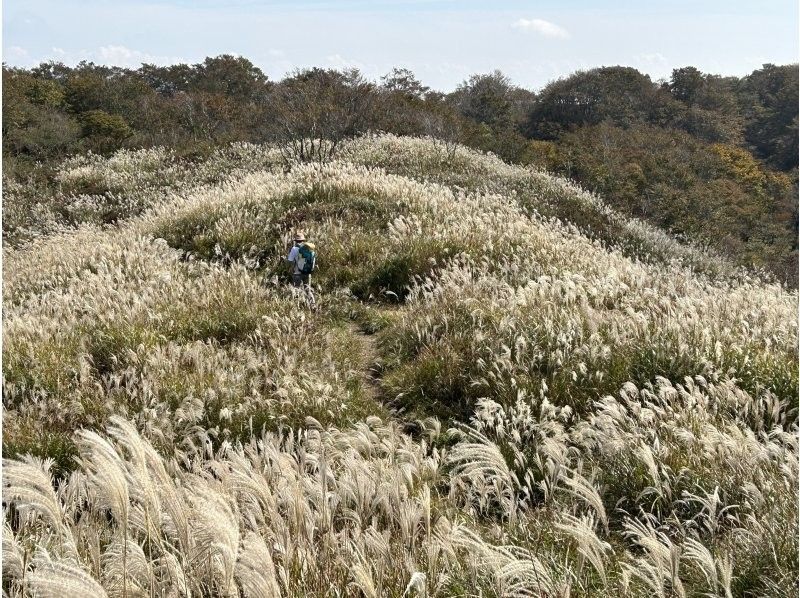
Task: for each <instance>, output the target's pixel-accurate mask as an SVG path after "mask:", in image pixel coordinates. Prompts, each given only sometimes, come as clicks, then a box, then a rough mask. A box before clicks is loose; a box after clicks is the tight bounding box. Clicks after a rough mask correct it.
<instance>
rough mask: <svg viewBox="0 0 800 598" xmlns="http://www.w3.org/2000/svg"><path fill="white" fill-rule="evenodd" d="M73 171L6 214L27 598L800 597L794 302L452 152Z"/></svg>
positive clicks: (9, 383) (754, 278)
mask: <svg viewBox="0 0 800 598" xmlns="http://www.w3.org/2000/svg"><path fill="white" fill-rule="evenodd" d="M57 178H58V188H57V189H56V190H55V191H53V193H52V194H51V195H45V196H37V197H32V194H31V192H30V190H26V189H24V188H22V187H13V186H12V187H11V188H8V189H6V194H5V197H4V219H5V220H6V224H5V228H4V235H5V241H6V243H5V245H6V249H5V250H4V256H3V257H4V259H3V277H4V285H3V308H4V314H5V317H4V324H3V377H4V390H3V415H4V417H3V454H4V473H3V484H4V487H3V500H4V504H5V509H6V510H5V530H4V534H3V589H4V591H5V592H6V594H7V595H9V596H38V595H43V596H46V595H59V596H103V595H108V596H125V597H127V596H184V595H185V596H245V597H248V598H249V597H260V596H269V597H271V596H302V595H326V596H340V595H356V596H359V595H363V596H368V597H372V596H451V595H459V596H563V597H567V596H604V595H619V596H648V597H649V596H664V597H666V596H725V597H728V596H776V597H778V596H789V595H793V594H794V593H795V592H796V587H797V583H798V571H797V563H798V547H797V542H798V511H797V487H798V446H797V416H798V367H797V359H798V353H797V342H798V330H797V292H796V291H789V290H787V289H785V288H783V287H781V286H779V285H776V284H773V283H771V282H770V281H769V280H768V279H767V278H766V277H765V276H764V275H762V274H760V273H757V272H745V271H742V270H740V269H737V268H735V267H733V266H732V265H731V264H730V263H728V262H727V261H725V260H724V259H723V258H721V257H719V256H717V255H714V254H711V253H709V252H707V251H701V250H700V249H698V248H696V247H693V246H691V245H687V244H680V243H678V242H677V241H675V240H674V239H672V238H671V237H669V236H668V235H667V234H665V233H664V232H662V231H660V230H658V229H655V228H653V227H651V226H649V225H646V224H644V223H642V222H638V221H635V220H629V219H626V218H624V217H622V216H621V215H619V214H618V213H615V212H614V211H613V210H611V209H610V208H608V207H607V206H606V205H605V204H604V203H603V201H602V199H601V198H598V197H596V196H594V195H591V194H589V193H587V192H585V191H583V190H581V189H579V188H577V187H575V186H574V185H572V184H570V183H569V182H567V181H565V180H563V179H559V178H556V177H553V176H551V175H549V174H547V173H544V172H539V171H535V170H531V169H526V168H521V167H517V166H512V165H508V164H505V163H503V162H502V161H501V160H499V159H497V158H496V157H494V156H492V155H486V154H480V153H477V152H474V151H470V150H467V149H465V148H458V149H457V150H456V151H455V153H452V152H450V151H448V148H444V147H442V146H441V145H440V144H438V143H437V142H435V141H433V140H430V139H416V138H398V137H393V136H388V135H382V136H369V137H363V138H360V139H356V140H353V141H351V142H349V143H348V144H347V145H345V146H344V147H342V148H341V149H340V150H339V151H338V152H337V154H336V157H335V158H334V160H333V161H330V162H327V163H324V164H319V163H311V164H291V165H287V164H285V163H284V162H283V161H282V157H281V152H280V151H279V150H278V149H276V148H270V147H261V146H251V145H246V144H240V145H235V146H231V147H229V148H226V149H224V150H219V151H217V152H216V153H214V154H212V155H210V156H209V157H207V158H205V159H202V160H196V161H193V162H187V161H185V160H178V159H177V158H176V157H174V156H173V155H171V154H170V153H169V152H167V151H165V150H158V149H156V150H146V151H144V150H143V151H138V152H136V151H134V152H131V151H124V152H119V153H118V154H116V155H114V156H112V157H110V158H102V157H98V156H84V157H77V158H72V159H70V160H68V161H67V162H65V163H64V164H63V165H62V167H61V169H60V171H59V174H58V177H57ZM297 229H302V230H303V231H304V232H305V234H306V237H307V238H309V239H311V240H313V241H314V243H315V244H316V246H317V248H318V251H319V257H318V266H319V269H318V271H317V272H316V273H315V274H314V276H313V282H314V285H315V286H316V287H318V303H319V306H318V309H317V310H315V311H312V310H310V309H308V307H307V306H306V305H305V304H304V301H303V300H302V298H300V297H298V296H297V295H296V294H294V293H292V290H291V289H290V288H289V286H288V284H287V278H286V276H285V273H286V268H285V266H284V265H282V263H281V260H282V257H283V255H284V253H285V249H286V248H287V247H288V242H289V240H290V238H291V235H292V234H293V232H294V231H295V230H297ZM365 337H368V339H369V342H365V340H364V338H365Z"/></svg>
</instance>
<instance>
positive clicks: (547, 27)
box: [511, 19, 570, 39]
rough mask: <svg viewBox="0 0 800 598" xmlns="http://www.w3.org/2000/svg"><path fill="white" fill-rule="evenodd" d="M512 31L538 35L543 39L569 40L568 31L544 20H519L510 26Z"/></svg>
mask: <svg viewBox="0 0 800 598" xmlns="http://www.w3.org/2000/svg"><path fill="white" fill-rule="evenodd" d="M511 26H512V27H514V29H520V30H522V31H529V32H532V33H538V34H539V35H543V36H544V37H551V38H560V39H569V37H570V35H569V31H567V30H566V29H564V28H563V27H560V26H559V25H556V24H555V23H551V22H550V21H545V20H544V19H519V20H517V21H515V22H514V23H512V24H511Z"/></svg>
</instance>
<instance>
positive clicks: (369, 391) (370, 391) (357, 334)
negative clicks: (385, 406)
mask: <svg viewBox="0 0 800 598" xmlns="http://www.w3.org/2000/svg"><path fill="white" fill-rule="evenodd" d="M347 327H348V329H349V330H350V333H351V336H352V337H353V340H354V341H355V343H356V344H357V346H356V347H355V348H356V349H357V350H358V352H359V354H360V355H361V358H362V359H361V361H362V367H361V368H360V370H359V374H360V376H361V380H362V382H363V385H362V386H363V389H364V393H365V395H366V396H367V397H368V398H370V399H372V400H374V401H376V402H381V401H382V393H381V389H380V377H381V367H380V363H381V353H380V351H379V350H378V341H377V338H376V335H374V334H367V333H366V332H364V331H363V330H362V328H361V327H360V326H359V325H358V324H356V323H355V322H349V323H348V324H347Z"/></svg>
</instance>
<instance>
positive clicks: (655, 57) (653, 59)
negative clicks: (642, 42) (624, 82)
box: [633, 52, 669, 66]
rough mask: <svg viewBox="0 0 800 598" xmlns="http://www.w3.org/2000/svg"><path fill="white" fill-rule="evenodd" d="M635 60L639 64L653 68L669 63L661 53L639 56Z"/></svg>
mask: <svg viewBox="0 0 800 598" xmlns="http://www.w3.org/2000/svg"><path fill="white" fill-rule="evenodd" d="M633 59H634V60H635V61H636V62H637V63H639V64H646V65H652V66H664V65H666V64H668V63H669V61H668V60H667V58H666V57H665V56H664V55H663V54H662V53H661V52H653V53H650V54H637V55H636V56H634V57H633Z"/></svg>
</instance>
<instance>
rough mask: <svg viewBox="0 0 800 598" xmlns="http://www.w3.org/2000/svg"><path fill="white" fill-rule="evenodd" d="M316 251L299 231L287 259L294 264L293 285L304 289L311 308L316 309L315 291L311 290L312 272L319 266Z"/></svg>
mask: <svg viewBox="0 0 800 598" xmlns="http://www.w3.org/2000/svg"><path fill="white" fill-rule="evenodd" d="M314 249H315V247H314V244H313V243H307V242H306V238H305V235H303V233H301V232H299V231H298V232H297V233H296V234H295V236H294V246H293V247H292V249H291V251H289V255H288V256H287V257H286V261H287V262H289V263H291V264H294V270H293V271H292V285H293V286H295V287H302V289H303V292H304V293H305V295H306V299H307V300H308V303H309V305H310V306H311V307H316V301H315V300H314V291H313V290H312V288H311V272H313V270H314V267H315V266H316V265H317V253H316V251H314Z"/></svg>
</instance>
